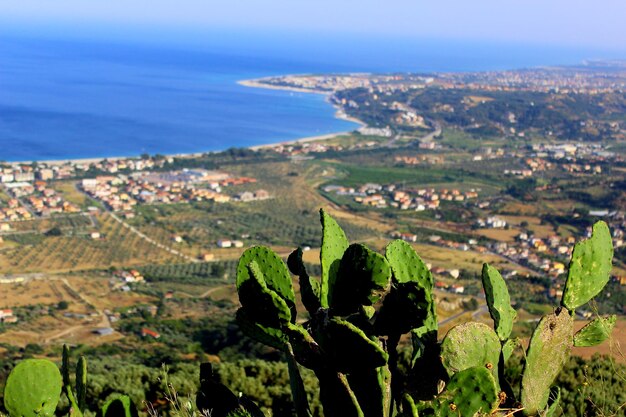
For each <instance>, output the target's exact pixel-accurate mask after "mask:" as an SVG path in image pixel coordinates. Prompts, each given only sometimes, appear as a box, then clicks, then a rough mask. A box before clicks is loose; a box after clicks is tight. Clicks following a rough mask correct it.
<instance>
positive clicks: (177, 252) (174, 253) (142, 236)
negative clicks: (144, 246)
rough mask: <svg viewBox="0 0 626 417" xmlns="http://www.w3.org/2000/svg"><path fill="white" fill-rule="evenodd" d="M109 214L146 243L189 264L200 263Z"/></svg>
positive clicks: (110, 213) (109, 212)
mask: <svg viewBox="0 0 626 417" xmlns="http://www.w3.org/2000/svg"><path fill="white" fill-rule="evenodd" d="M107 213H108V214H109V216H111V217H112V218H113V220H115V221H117V222H119V223H120V224H121V225H122V226H124V227H125V228H127V229H128V230H130V231H131V232H132V233H134V234H136V235H137V236H139V237H140V238H142V239H143V240H145V241H146V242H148V243H150V244H152V245H154V246H156V247H157V248H159V249H163V250H164V251H166V252H169V253H171V254H172V255H176V256H179V257H181V258H183V259H185V260H187V261H189V262H193V263H198V262H200V261H199V260H198V259H195V258H192V257H191V256H187V255H185V254H184V253H182V252H179V251H177V250H176V249H172V248H170V247H169V246H165V245H164V244H162V243H159V242H157V241H156V240H154V239H152V238H151V237H149V236H146V235H145V234H143V233H142V232H140V231H139V230H137V228H135V227H134V226H131V225H130V224H128V223H126V222H125V221H124V220H122V219H120V218H119V217H117V215H116V214H115V213H113V212H111V211H107Z"/></svg>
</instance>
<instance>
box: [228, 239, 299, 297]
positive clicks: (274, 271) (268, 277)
mask: <svg viewBox="0 0 626 417" xmlns="http://www.w3.org/2000/svg"><path fill="white" fill-rule="evenodd" d="M252 261H256V263H257V264H258V267H259V270H260V272H261V274H262V275H263V277H264V278H265V284H266V285H267V287H268V288H269V289H270V290H272V291H274V292H276V293H277V294H278V295H279V296H280V297H281V298H282V299H283V300H285V302H286V303H287V304H288V305H289V308H292V306H294V305H295V302H296V296H295V294H294V292H293V286H292V284H291V276H290V275H289V270H288V269H287V266H286V265H285V263H284V262H283V260H282V259H280V257H279V256H278V255H276V254H275V253H274V251H272V250H271V249H270V248H267V247H265V246H255V247H252V248H249V249H247V250H246V251H245V252H244V253H243V254H242V255H241V257H240V258H239V264H238V265H237V290H238V291H240V289H241V287H242V286H243V285H244V284H245V283H246V282H247V281H248V280H250V279H252V276H251V274H250V270H249V266H250V263H252Z"/></svg>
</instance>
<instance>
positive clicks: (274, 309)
mask: <svg viewBox="0 0 626 417" xmlns="http://www.w3.org/2000/svg"><path fill="white" fill-rule="evenodd" d="M248 271H249V274H250V279H248V280H246V281H245V282H244V283H242V284H241V286H240V287H239V300H240V301H241V305H242V306H243V307H244V308H245V309H246V310H248V311H249V312H250V314H251V315H252V316H253V317H255V319H256V321H258V322H259V323H261V324H263V325H265V326H272V327H280V326H281V325H282V324H285V323H288V322H290V321H291V320H292V315H291V310H290V309H289V306H288V305H287V302H286V301H285V300H284V299H283V298H281V297H280V296H279V295H278V294H277V293H276V292H274V291H272V289H270V288H269V287H268V286H267V285H266V284H265V283H266V279H265V277H264V276H263V272H262V271H261V268H260V267H259V264H258V263H257V261H252V262H250V264H249V265H248Z"/></svg>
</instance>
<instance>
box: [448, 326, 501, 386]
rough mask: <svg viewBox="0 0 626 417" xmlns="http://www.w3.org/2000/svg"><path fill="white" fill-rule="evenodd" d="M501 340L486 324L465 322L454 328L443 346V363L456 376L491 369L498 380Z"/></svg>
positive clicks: (449, 372)
mask: <svg viewBox="0 0 626 417" xmlns="http://www.w3.org/2000/svg"><path fill="white" fill-rule="evenodd" d="M499 360H500V340H498V336H497V335H496V334H495V332H494V331H493V330H492V329H491V328H490V327H489V326H487V325H486V324H483V323H476V322H470V323H464V324H460V325H458V326H455V327H453V328H452V329H450V331H449V332H448V334H447V335H446V337H445V338H444V339H443V342H442V343H441V361H442V363H443V366H444V368H446V371H447V372H448V376H452V375H454V374H456V373H457V372H460V371H463V370H465V369H468V368H473V367H482V368H485V369H489V370H490V371H491V373H492V374H493V376H494V378H495V379H496V381H497V379H498V361H499Z"/></svg>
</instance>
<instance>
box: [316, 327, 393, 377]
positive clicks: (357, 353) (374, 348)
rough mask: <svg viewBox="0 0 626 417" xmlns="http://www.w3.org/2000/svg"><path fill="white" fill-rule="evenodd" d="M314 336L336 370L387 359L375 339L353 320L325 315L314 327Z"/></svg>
mask: <svg viewBox="0 0 626 417" xmlns="http://www.w3.org/2000/svg"><path fill="white" fill-rule="evenodd" d="M314 336H315V340H317V341H318V342H319V344H320V346H321V348H322V349H323V351H324V352H325V353H326V354H327V356H328V358H329V360H330V362H331V366H332V367H333V369H335V370H336V371H338V372H342V373H349V372H352V371H357V370H363V369H364V368H378V367H380V366H384V365H385V364H386V363H387V360H388V359H389V355H388V354H387V352H385V351H384V350H383V349H382V348H381V346H380V344H379V343H378V342H375V341H373V340H371V339H369V338H368V337H367V336H366V335H365V333H364V332H363V330H361V329H359V328H358V327H356V326H355V325H354V324H352V323H350V322H348V321H346V320H342V319H340V318H337V317H333V318H331V319H327V320H326V322H325V323H323V325H322V327H320V328H317V329H315V335H314Z"/></svg>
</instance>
